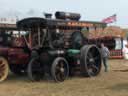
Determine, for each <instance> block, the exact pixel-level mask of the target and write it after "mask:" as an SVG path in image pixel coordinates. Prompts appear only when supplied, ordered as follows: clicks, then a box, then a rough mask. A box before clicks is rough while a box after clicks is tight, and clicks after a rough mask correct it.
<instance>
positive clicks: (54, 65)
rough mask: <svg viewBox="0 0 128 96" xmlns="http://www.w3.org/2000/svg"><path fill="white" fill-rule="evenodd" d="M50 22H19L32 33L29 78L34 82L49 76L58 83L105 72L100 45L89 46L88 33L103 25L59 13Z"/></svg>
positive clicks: (48, 15) (34, 20)
mask: <svg viewBox="0 0 128 96" xmlns="http://www.w3.org/2000/svg"><path fill="white" fill-rule="evenodd" d="M55 16H56V19H52V18H51V14H46V17H47V18H39V17H33V18H32V17H31V18H26V19H23V20H20V21H19V22H17V27H18V28H19V29H20V30H25V31H28V32H29V37H30V38H29V40H28V41H27V42H29V46H28V47H29V48H30V50H31V56H30V62H29V64H28V67H27V74H28V76H29V78H30V79H31V80H32V81H35V80H40V79H41V78H42V77H43V76H44V74H46V73H48V74H49V75H50V76H52V77H53V79H54V80H55V81H57V82H62V81H64V80H65V79H66V78H67V77H68V76H69V75H73V74H74V72H75V69H78V70H77V71H79V72H80V74H82V75H83V76H96V75H98V74H99V72H100V70H101V54H100V51H99V48H98V47H97V46H96V45H89V44H88V39H87V36H88V35H87V33H86V32H87V29H88V28H89V27H97V26H100V25H101V24H103V23H100V22H86V21H79V19H80V14H76V13H65V12H56V14H55Z"/></svg>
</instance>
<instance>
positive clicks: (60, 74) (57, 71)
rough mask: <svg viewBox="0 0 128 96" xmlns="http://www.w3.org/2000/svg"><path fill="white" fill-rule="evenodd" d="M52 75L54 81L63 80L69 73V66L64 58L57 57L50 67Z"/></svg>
mask: <svg viewBox="0 0 128 96" xmlns="http://www.w3.org/2000/svg"><path fill="white" fill-rule="evenodd" d="M51 74H52V77H53V78H54V80H55V81H56V82H63V81H64V80H65V79H66V78H67V77H68V75H69V66H68V62H67V60H66V59H64V58H63V57H57V58H56V59H55V60H54V61H53V64H52V67H51Z"/></svg>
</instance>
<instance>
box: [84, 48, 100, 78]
mask: <svg viewBox="0 0 128 96" xmlns="http://www.w3.org/2000/svg"><path fill="white" fill-rule="evenodd" d="M85 60H86V63H87V65H86V68H87V70H88V75H89V76H95V75H96V74H97V73H98V72H99V71H100V68H99V67H100V64H101V56H100V52H99V51H98V49H97V48H96V47H92V48H90V49H89V50H88V53H87V57H86V59H85Z"/></svg>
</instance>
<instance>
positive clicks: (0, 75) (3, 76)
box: [0, 57, 9, 82]
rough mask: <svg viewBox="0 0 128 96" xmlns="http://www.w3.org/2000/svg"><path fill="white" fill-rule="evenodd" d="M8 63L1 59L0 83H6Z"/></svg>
mask: <svg viewBox="0 0 128 96" xmlns="http://www.w3.org/2000/svg"><path fill="white" fill-rule="evenodd" d="M8 71H9V67H8V62H7V60H6V59H4V58H3V57H0V82H2V81H4V80H5V79H6V78H7V76H8Z"/></svg>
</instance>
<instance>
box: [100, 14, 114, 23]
mask: <svg viewBox="0 0 128 96" xmlns="http://www.w3.org/2000/svg"><path fill="white" fill-rule="evenodd" d="M102 22H103V23H113V22H116V14H113V15H112V16H109V17H107V18H105V19H103V20H102Z"/></svg>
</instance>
